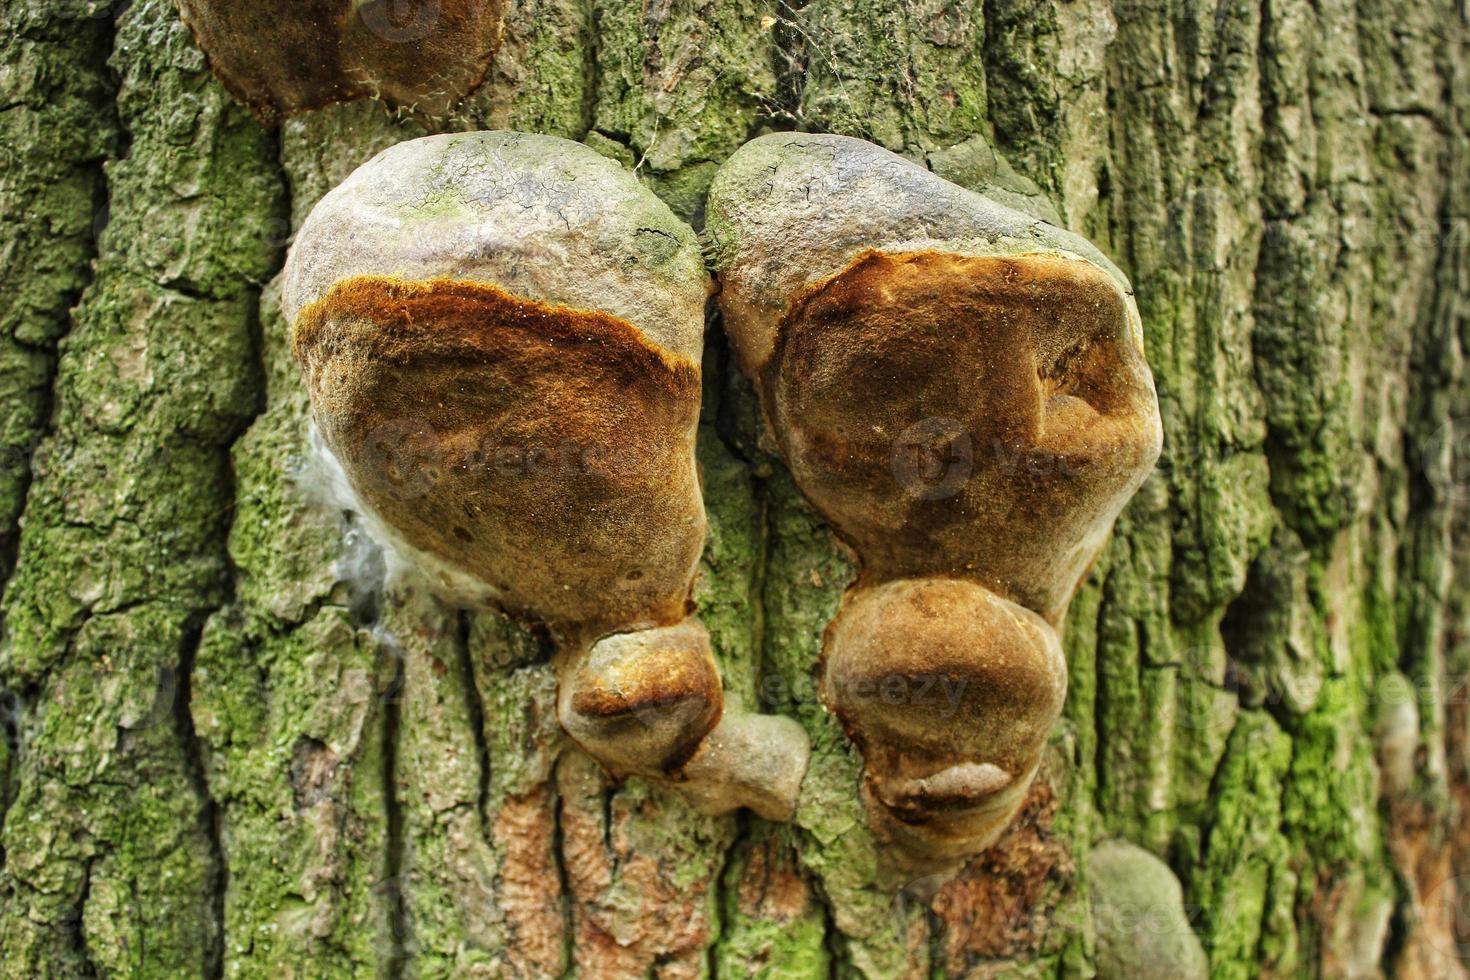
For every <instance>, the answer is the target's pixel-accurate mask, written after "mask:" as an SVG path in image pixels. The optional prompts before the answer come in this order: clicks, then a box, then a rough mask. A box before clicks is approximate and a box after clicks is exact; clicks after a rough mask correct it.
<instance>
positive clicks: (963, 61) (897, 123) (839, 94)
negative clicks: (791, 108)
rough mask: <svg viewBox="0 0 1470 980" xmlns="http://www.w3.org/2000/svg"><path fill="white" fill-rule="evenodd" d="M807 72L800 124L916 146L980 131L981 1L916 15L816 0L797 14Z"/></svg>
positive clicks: (900, 147)
mask: <svg viewBox="0 0 1470 980" xmlns="http://www.w3.org/2000/svg"><path fill="white" fill-rule="evenodd" d="M796 22H797V27H798V32H799V34H800V37H801V40H802V45H801V47H802V48H803V52H802V53H803V56H804V59H805V66H806V71H807V77H806V84H805V87H804V88H803V90H802V95H801V102H800V108H799V113H800V115H799V120H800V122H801V123H802V124H803V127H804V128H808V129H811V130H814V131H818V132H829V133H841V134H843V135H846V136H858V137H861V138H863V139H866V140H870V141H872V142H874V143H877V144H879V145H880V146H884V147H887V148H888V149H890V150H893V151H895V152H905V151H906V152H910V153H914V154H922V153H924V152H926V151H929V150H935V149H939V148H941V147H945V146H950V145H952V144H955V143H959V142H961V141H963V140H965V139H968V138H969V137H970V136H972V135H973V134H975V133H977V132H979V133H984V132H987V131H988V129H989V126H988V122H987V119H986V84H987V79H986V74H985V70H984V67H983V65H982V52H981V41H982V39H983V38H984V36H985V23H984V12H983V5H982V4H980V3H977V2H962V3H955V4H947V5H944V6H942V7H936V8H931V9H929V10H927V11H925V12H924V14H922V15H918V16H915V15H914V13H913V12H911V11H908V10H905V9H904V8H901V7H888V6H883V5H854V4H844V3H837V2H832V0H816V2H813V3H809V4H806V5H804V6H802V7H801V8H800V12H799V13H798V14H797V15H796Z"/></svg>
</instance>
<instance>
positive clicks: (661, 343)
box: [282, 132, 808, 819]
mask: <svg viewBox="0 0 1470 980" xmlns="http://www.w3.org/2000/svg"><path fill="white" fill-rule="evenodd" d="M708 292H709V282H708V278H707V276H706V274H705V272H704V267H703V264H702V261H701V259H700V254H699V247H698V243H697V241H696V238H695V235H694V233H693V231H692V230H691V229H690V228H689V227H688V226H686V225H684V224H683V223H682V222H680V221H679V220H678V219H677V218H675V217H674V215H673V213H672V212H671V211H669V209H668V208H667V207H666V206H665V205H664V204H663V203H662V202H661V201H659V200H658V199H657V198H656V197H654V196H653V195H652V194H651V193H649V192H648V191H647V190H645V189H644V188H643V187H642V186H641V185H640V184H639V183H638V182H637V180H635V179H634V178H633V177H632V175H631V174H629V173H628V172H627V171H625V170H624V169H622V168H621V167H620V166H619V165H618V164H617V163H615V162H613V161H611V160H608V159H606V158H604V157H602V156H600V155H598V154H597V153H595V152H593V151H592V150H590V149H588V148H587V147H585V146H583V145H582V144H579V143H573V142H570V141H567V140H562V139H557V138H554V137H547V136H532V135H526V134H520V133H510V132H493V133H468V134H453V135H445V136H433V137H426V138H424V139H419V140H413V141H410V142H406V143H401V144H398V145H396V146H394V147H392V148H390V149H388V150H385V151H384V152H383V153H381V154H379V155H378V156H377V157H375V158H374V159H373V160H371V161H370V162H368V163H367V164H365V165H363V166H362V167H361V168H359V169H358V170H357V171H356V172H355V173H354V174H352V176H350V177H349V178H348V179H347V180H346V181H345V182H343V183H342V184H341V185H340V186H339V187H337V188H336V189H335V190H333V191H332V192H331V193H329V194H327V195H326V196H325V197H324V198H323V199H322V200H321V201H320V202H319V203H318V204H317V206H316V208H315V209H314V210H313V211H312V213H311V215H310V216H309V218H308V219H307V221H306V222H305V223H304V225H303V226H302V229H301V231H300V233H299V234H298V236H297V238H296V242H295V244H294V245H293V247H292V250H291V254H290V257H289V259H288V262H287V268H286V275H285V285H284V290H283V299H282V305H283V309H284V312H285V314H286V317H287V319H288V321H289V322H290V323H291V324H292V343H293V346H294V350H295V353H296V358H297V361H298V363H299V364H300V366H301V368H302V373H303V376H304V378H305V380H306V386H307V390H308V392H309V394H310V396H311V404H312V414H313V417H314V420H315V422H316V425H317V426H318V428H319V430H320V432H321V436H322V440H323V442H324V443H325V445H326V446H327V448H328V449H329V450H330V451H331V453H332V454H333V456H334V458H335V460H336V461H337V462H338V463H339V464H340V466H341V468H342V470H343V471H344V473H345V475H346V478H347V481H348V483H349V484H350V485H351V488H352V490H353V492H354V494H355V496H356V498H357V501H358V503H359V506H360V509H361V510H362V511H363V513H364V514H365V515H366V516H367V517H368V519H369V523H370V524H371V525H372V526H374V527H375V529H376V533H377V534H378V535H379V536H380V537H381V538H383V539H384V540H385V541H386V543H388V544H389V545H390V546H391V547H393V549H394V550H395V551H396V552H397V553H398V554H399V555H401V556H403V557H404V558H405V559H406V560H407V561H408V562H409V563H410V564H412V565H414V566H415V567H417V568H419V569H420V570H422V571H423V572H424V574H425V575H426V577H427V578H428V580H429V581H430V583H431V585H432V586H433V587H434V588H435V589H436V590H437V591H438V592H439V593H440V594H441V595H443V596H445V597H446V598H447V599H449V600H451V601H454V602H456V603H459V604H463V605H477V606H484V607H491V608H495V609H498V610H501V611H504V612H506V613H507V614H509V615H511V616H514V617H516V618H518V619H520V620H522V621H525V622H528V623H532V624H535V625H538V626H541V627H544V628H545V629H546V630H547V631H548V633H549V634H550V635H551V637H552V638H553V640H554V641H555V643H556V646H557V649H558V653H557V654H556V664H557V669H558V677H559V683H560V687H561V690H560V696H559V710H560V715H561V719H562V722H563V727H565V728H566V729H567V731H568V732H569V733H570V734H571V735H572V736H573V738H574V739H575V740H576V741H577V742H578V743H579V744H581V745H582V746H583V747H584V748H585V749H586V750H587V751H588V752H589V754H591V755H593V756H594V757H596V758H597V759H598V760H599V761H601V762H602V763H603V764H604V765H605V766H606V767H607V768H608V769H609V770H611V771H613V772H615V773H617V774H619V775H627V774H637V775H643V776H651V777H656V778H663V779H670V780H674V781H681V782H685V783H687V784H688V788H689V789H690V795H691V796H693V797H694V798H695V799H697V800H698V801H699V802H700V803H701V805H703V806H705V807H706V808H707V809H711V810H716V811H719V810H728V809H732V808H734V807H737V806H742V805H750V806H752V807H754V808H755V809H757V810H758V812H760V813H762V815H764V816H768V817H772V818H776V819H784V818H787V817H789V816H790V813H791V811H792V809H793V808H794V806H795V793H796V788H797V786H799V784H800V780H801V775H802V773H803V772H804V771H805V767H806V758H807V751H808V750H807V744H806V739H805V735H804V733H802V731H801V729H800V727H799V726H798V725H797V724H796V723H795V722H793V721H790V720H788V719H783V718H775V717H766V716H755V717H752V718H750V719H749V720H747V721H745V722H742V723H741V724H740V725H738V726H736V727H734V728H730V727H729V726H732V725H735V723H736V719H735V718H733V717H732V718H725V717H724V715H723V695H722V691H721V686H720V678H719V672H718V670H717V669H716V667H715V664H714V659H713V655H712V653H711V650H710V641H709V637H708V634H707V633H706V632H705V630H704V629H703V627H702V626H700V625H699V624H698V623H697V622H695V621H693V620H692V619H689V618H688V616H689V613H690V610H691V607H692V602H691V593H692V590H693V585H694V580H695V576H696V573H697V570H698V563H699V558H700V553H701V551H702V548H703V544H704V536H705V528H706V524H705V516H704V506H703V500H702V497H701V492H700V485H699V473H698V469H697V467H696V464H695V457H694V440H695V432H696V426H697V423H698V417H699V404H700V354H701V349H702V345H703V329H704V306H705V300H706V298H707V296H708ZM752 723H753V724H755V725H757V726H758V727H759V728H760V730H761V731H762V733H763V737H764V738H765V739H766V740H768V741H769V742H771V743H772V744H773V745H778V746H779V747H780V751H779V752H778V753H777V756H778V758H779V760H780V764H779V766H776V767H775V768H773V769H772V770H771V771H769V772H767V773H765V774H762V775H758V777H757V779H756V782H757V783H758V784H759V790H760V791H753V790H752V789H751V774H750V773H749V772H747V771H745V770H744V769H743V768H742V767H741V766H740V765H738V764H736V763H732V764H731V765H728V766H717V765H716V766H712V765H711V764H710V759H711V758H715V757H717V756H719V754H720V750H719V746H720V745H723V744H725V742H726V741H728V739H726V738H723V737H722V738H718V739H717V738H715V737H714V736H716V735H719V734H720V733H721V730H722V729H725V728H728V729H729V731H731V732H738V733H742V734H743V733H744V732H745V731H747V726H748V725H749V724H752ZM696 783H697V784H698V785H695V784H696Z"/></svg>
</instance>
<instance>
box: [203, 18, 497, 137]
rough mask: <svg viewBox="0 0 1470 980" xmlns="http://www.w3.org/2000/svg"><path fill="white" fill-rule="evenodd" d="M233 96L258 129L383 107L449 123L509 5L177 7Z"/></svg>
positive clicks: (488, 56)
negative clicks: (337, 108)
mask: <svg viewBox="0 0 1470 980" xmlns="http://www.w3.org/2000/svg"><path fill="white" fill-rule="evenodd" d="M178 3H179V10H180V13H182V15H183V19H184V22H185V23H187V24H188V25H189V29H190V30H192V31H193V32H194V37H195V40H197V41H198V42H199V47H200V48H201V49H202V50H203V51H204V53H205V55H206V56H207V57H208V59H209V65H210V67H211V68H212V69H213V70H214V73H215V75H217V76H218V77H219V79H220V81H221V82H223V83H224V86H225V88H227V89H229V90H230V93H231V94H232V95H234V96H235V97H236V98H237V99H239V100H240V101H241V102H243V103H245V105H247V106H249V107H250V110H251V111H252V112H254V113H255V114H256V116H258V117H259V118H260V119H262V120H263V121H266V122H271V121H274V120H275V119H277V118H278V117H280V116H283V115H288V114H290V113H293V112H302V111H305V110H310V109H320V108H323V107H324V106H329V105H332V104H334V103H337V102H350V101H352V100H354V99H368V98H377V99H382V100H383V101H384V102H386V103H388V104H389V105H391V106H393V107H395V108H406V109H412V110H415V111H417V112H421V113H424V114H425V115H429V116H441V115H444V114H445V113H447V112H449V111H450V110H451V109H453V108H454V107H455V106H456V105H457V104H458V103H459V102H460V100H462V99H463V98H464V97H465V96H466V95H468V94H470V93H471V92H473V91H474V90H475V89H476V88H478V87H479V85H480V83H481V81H483V80H484V78H485V74H486V72H487V71H488V70H489V68H490V63H491V61H492V60H493V59H494V57H495V52H496V49H497V48H498V47H499V46H500V38H501V30H502V14H503V3H502V2H501V0H285V2H271V0H178Z"/></svg>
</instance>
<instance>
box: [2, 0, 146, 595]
mask: <svg viewBox="0 0 1470 980" xmlns="http://www.w3.org/2000/svg"><path fill="white" fill-rule="evenodd" d="M92 14H93V11H92V10H90V9H88V7H87V5H86V4H78V3H68V2H64V0H27V2H15V3H9V4H6V6H5V9H4V10H3V11H0V28H3V30H0V64H3V65H5V66H6V67H5V70H4V71H3V72H0V105H4V106H5V107H6V111H5V112H3V113H0V145H3V146H5V147H6V157H5V165H4V167H3V168H0V240H3V241H4V242H5V248H4V249H3V251H0V281H3V282H4V283H5V290H4V293H3V296H0V585H3V583H4V581H5V579H6V577H7V576H8V575H9V573H10V569H11V566H12V562H13V560H14V558H15V548H16V545H17V537H18V527H17V523H16V522H17V520H18V518H19V517H20V513H21V509H22V507H23V506H24V504H25V492H26V487H27V484H28V481H29V476H30V463H31V454H32V452H33V451H34V449H35V447H36V445H37V443H38V441H39V440H40V437H41V433H42V431H43V427H44V425H45V422H46V413H47V409H48V406H49V404H50V400H51V399H50V392H49V387H50V383H51V378H52V375H53V372H54V371H55V366H56V360H55V347H56V341H57V338H59V337H60V336H61V335H62V334H63V333H64V332H65V331H66V329H67V326H68V318H67V311H68V309H69V308H70V307H71V306H72V304H73V303H75V302H76V298H77V296H78V295H79V294H80V293H81V291H82V288H83V286H85V285H86V283H87V281H88V263H89V260H90V258H91V256H92V254H93V252H94V250H95V243H94V238H95V234H96V230H97V228H98V227H99V225H100V223H101V222H100V214H101V208H102V202H103V197H102V174H101V167H100V163H101V160H102V158H103V157H104V156H105V155H106V154H107V153H108V152H109V151H110V150H111V149H112V148H113V146H114V145H115V142H116V137H117V133H116V119H115V118H114V115H113V109H112V106H111V104H110V100H111V95H112V92H111V89H112V85H111V81H110V79H109V78H108V76H107V72H106V70H105V66H104V62H105V60H106V57H107V47H108V44H109V43H110V40H111V39H110V36H109V34H110V32H109V30H108V26H109V25H108V24H107V23H106V22H105V21H104V20H103V19H101V18H99V17H96V16H92Z"/></svg>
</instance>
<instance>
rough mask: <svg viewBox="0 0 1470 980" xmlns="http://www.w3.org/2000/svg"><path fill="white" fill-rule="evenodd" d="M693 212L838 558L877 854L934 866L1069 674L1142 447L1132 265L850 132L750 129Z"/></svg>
mask: <svg viewBox="0 0 1470 980" xmlns="http://www.w3.org/2000/svg"><path fill="white" fill-rule="evenodd" d="M707 213H708V223H709V235H710V237H711V240H712V245H713V249H714V255H715V267H716V271H717V273H718V276H719V279H720V285H721V290H720V297H719V302H720V307H721V309H722V311H723V313H724V318H725V329H726V332H727V333H728V334H729V336H730V340H731V343H732V345H733V346H734V348H735V350H736V353H737V355H738V357H739V359H740V362H741V365H742V367H743V369H744V371H745V373H746V374H747V375H748V376H749V377H750V379H751V381H752V383H753V384H754V386H755V388H756V392H757V395H758V396H759V399H760V401H761V405H762V408H763V412H764V415H765V419H766V422H767V425H768V429H769V432H770V434H771V436H772V438H773V439H774V442H775V445H776V447H777V448H778V449H779V451H780V453H781V455H782V456H783V458H784V459H785V460H786V462H787V464H788V465H789V466H790V468H791V472H792V475H793V476H794V478H795V479H796V482H797V484H798V486H799V487H800V488H801V490H802V492H803V493H804V494H805V495H806V497H807V498H808V500H810V501H811V503H812V505H813V506H814V507H815V508H816V509H817V510H818V511H819V512H820V513H821V514H822V515H823V516H824V517H825V518H826V519H827V520H828V521H829V522H830V523H831V524H832V525H833V527H834V529H835V530H836V532H837V534H838V535H839V537H840V538H841V539H842V540H844V541H845V542H846V543H847V544H848V545H849V546H850V547H851V548H852V549H853V551H855V552H856V554H857V556H858V559H859V562H860V574H859V577H858V580H857V582H856V583H855V584H854V586H853V587H852V588H851V589H850V590H849V591H848V593H847V595H846V596H845V597H844V600H843V605H842V607H841V609H840V610H839V612H838V615H837V618H836V619H835V621H834V622H833V623H832V624H831V626H830V627H829V628H828V631H827V635H826V640H825V644H824V651H823V666H822V671H823V675H822V679H821V690H822V693H823V698H824V700H825V702H826V703H827V704H828V706H829V707H831V708H832V709H833V710H834V711H835V712H836V713H837V715H838V716H839V718H840V719H841V721H842V723H843V725H844V727H845V728H846V729H847V731H848V733H849V735H850V736H851V737H852V739H853V740H854V742H855V743H856V744H857V745H858V746H859V748H860V749H861V750H862V752H863V755H864V759H865V763H866V765H865V779H864V788H863V793H864V798H865V800H866V801H867V805H868V810H869V813H870V818H871V823H872V825H873V828H874V831H875V833H876V834H877V835H878V836H879V838H880V839H881V840H884V841H886V842H888V843H889V844H891V845H893V848H892V849H891V851H890V853H891V855H892V861H893V863H894V866H895V870H896V871H899V872H912V871H921V870H922V871H932V870H935V869H942V868H952V867H954V866H956V865H957V864H958V863H959V862H960V861H962V860H963V859H964V858H965V857H967V856H969V855H971V854H974V853H976V852H978V851H980V850H982V849H984V848H985V847H987V846H989V845H990V844H991V843H992V842H994V841H995V840H996V839H997V838H998V837H999V835H1000V833H1001V832H1002V830H1004V828H1005V826H1006V825H1007V824H1008V823H1009V822H1010V820H1011V818H1012V817H1013V816H1014V815H1015V813H1016V811H1017V810H1018V809H1019V808H1020V806H1021V803H1022V802H1023V800H1024V797H1025V795H1026V791H1027V788H1028V787H1029V785H1030V783H1031V781H1032V778H1033V776H1034V775H1035V773H1036V771H1037V768H1038V766H1039V764H1040V761H1041V757H1042V753H1043V750H1044V747H1045V744H1046V740H1047V736H1048V732H1049V730H1050V728H1051V726H1052V724H1053V723H1054V722H1055V721H1056V719H1057V717H1058V716H1059V714H1060V712H1061V708H1062V703H1063V700H1064V698H1065V693H1066V661H1065V659H1064V658H1063V655H1062V652H1061V644H1060V640H1059V637H1058V634H1057V630H1058V628H1059V626H1060V624H1061V621H1062V618H1063V616H1064V614H1065V612H1066V608H1067V605H1068V603H1069V602H1070V601H1071V598H1072V596H1073V594H1074V593H1075V592H1076V590H1077V588H1078V587H1079V585H1080V584H1081V581H1082V579H1083V578H1084V577H1085V575H1086V574H1087V571H1088V569H1089V567H1090V566H1091V564H1092V562H1093V561H1094V560H1095V559H1096V557H1097V555H1098V553H1099V552H1100V550H1101V549H1102V547H1103V545H1104V543H1105V541H1106V539H1107V536H1108V534H1109V532H1110V531H1111V529H1112V525H1113V522H1114V520H1115V519H1116V517H1117V516H1118V513H1119V512H1120V510H1121V509H1122V507H1123V505H1124V504H1125V503H1126V502H1127V501H1128V499H1129V498H1130V497H1131V496H1132V495H1133V493H1134V492H1135V491H1136V490H1137V489H1138V487H1139V486H1140V485H1141V483H1142V482H1143V480H1144V478H1145V477H1146V476H1147V474H1148V472H1149V471H1150V469H1151V468H1152V467H1153V464H1154V462H1155V461H1156V460H1157V458H1158V455H1159V452H1160V448H1161V442H1162V426H1161V423H1160V419H1159V409H1158V400H1157V396H1156V395H1155V392H1154V385H1153V378H1152V375H1151V374H1150V373H1149V369H1148V364H1147V362H1146V361H1145V359H1144V353H1143V336H1142V326H1141V322H1140V320H1139V316H1138V312H1137V308H1136V306H1135V304H1134V301H1133V298H1132V293H1131V288H1130V287H1129V285H1128V283H1127V280H1126V279H1125V278H1124V276H1123V274H1122V273H1121V272H1119V271H1118V270H1117V269H1116V268H1115V267H1114V266H1113V265H1112V264H1111V263H1110V262H1108V260H1107V259H1105V258H1104V257H1103V256H1102V255H1101V254H1100V253H1099V252H1098V251H1097V249H1096V248H1094V247H1093V246H1092V245H1091V244H1089V243H1088V242H1087V241H1085V240H1084V239H1082V238H1079V237H1078V236H1076V235H1073V234H1071V233H1069V232H1066V231H1063V230H1061V229H1059V228H1056V227H1054V226H1051V225H1049V224H1046V223H1045V222H1042V221H1040V220H1039V219H1036V218H1033V217H1031V216H1029V215H1026V214H1022V213H1020V212H1018V211H1014V210H1012V209H1010V208H1008V207H1005V206H1003V205H1000V204H997V203H995V202H994V201H991V200H989V199H988V198H986V197H984V196H983V195H980V194H977V193H974V192H971V191H968V190H965V189H962V188H960V187H957V186H955V185H953V184H950V183H948V182H947V181H945V180H942V179H941V178H939V177H937V176H935V175H934V174H932V173H930V172H928V171H927V170H924V169H923V168H922V167H919V166H917V165H915V164H913V163H910V162H909V161H907V160H904V159H903V158H901V157H899V156H896V155H895V154H892V153H889V152H888V151H886V150H883V149H881V148H879V147H876V146H873V145H872V144H869V143H866V142H864V141H861V140H856V139H851V138H848V137H841V136H816V135H805V134H773V135H769V136H764V137H761V138H759V139H756V140H754V141H752V142H750V143H747V144H746V145H745V146H744V147H742V148H741V149H740V150H739V151H738V152H737V153H736V154H735V155H734V156H733V157H732V158H731V159H730V160H729V161H727V162H726V163H725V164H724V166H722V167H721V168H720V170H719V172H718V173H717V175H716V177H715V181H714V185H713V187H712V188H711V191H710V197H709V202H708V212H707ZM926 683H927V684H929V685H931V686H932V685H935V684H940V685H945V686H946V689H947V690H950V691H952V692H957V693H956V694H955V696H954V698H953V699H952V701H945V700H940V699H932V698H931V699H928V700H927V701H925V700H922V699H920V698H918V697H916V696H914V692H917V691H919V690H921V689H922V688H923V686H924V685H925V684H926ZM936 706H939V707H936ZM946 708H947V710H945V709H946Z"/></svg>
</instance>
